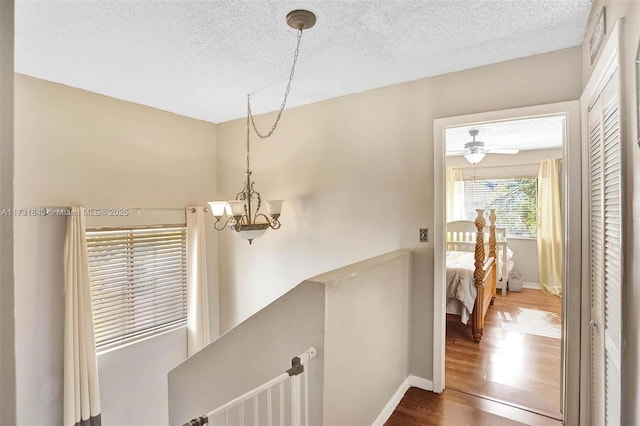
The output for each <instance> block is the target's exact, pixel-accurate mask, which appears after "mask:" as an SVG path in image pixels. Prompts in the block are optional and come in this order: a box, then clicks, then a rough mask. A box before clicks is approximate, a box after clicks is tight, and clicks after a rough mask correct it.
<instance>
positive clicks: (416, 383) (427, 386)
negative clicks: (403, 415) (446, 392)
mask: <svg viewBox="0 0 640 426" xmlns="http://www.w3.org/2000/svg"><path fill="white" fill-rule="evenodd" d="M407 380H409V387H414V388H419V389H422V390H426V391H432V390H433V382H432V381H431V380H427V379H423V378H422V377H418V376H409V377H407Z"/></svg>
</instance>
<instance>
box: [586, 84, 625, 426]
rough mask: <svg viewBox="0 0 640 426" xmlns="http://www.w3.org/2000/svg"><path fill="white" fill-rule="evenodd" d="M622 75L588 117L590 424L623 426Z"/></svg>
mask: <svg viewBox="0 0 640 426" xmlns="http://www.w3.org/2000/svg"><path fill="white" fill-rule="evenodd" d="M618 93H619V74H618V71H616V72H615V73H614V74H613V76H612V77H611V79H610V80H609V82H608V83H607V84H606V86H605V87H604V89H603V90H602V92H601V94H600V96H599V97H598V98H597V99H596V101H595V102H594V103H593V104H592V107H591V109H590V111H589V114H588V131H589V133H588V135H589V149H588V155H589V159H588V164H589V230H590V236H591V237H590V245H589V252H590V256H589V259H590V286H591V399H592V406H591V407H592V412H591V416H592V417H591V418H592V423H593V424H595V425H619V424H620V327H621V320H622V318H621V308H622V301H621V284H622V239H621V232H622V227H621V225H622V211H621V167H620V165H621V158H620V100H619V95H618Z"/></svg>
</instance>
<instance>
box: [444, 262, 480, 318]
mask: <svg viewBox="0 0 640 426" xmlns="http://www.w3.org/2000/svg"><path fill="white" fill-rule="evenodd" d="M474 261H475V260H474V254H473V253H472V252H467V251H448V252H447V313H448V314H455V315H460V319H461V320H462V322H463V323H464V324H466V323H467V322H469V317H470V316H471V312H473V305H474V302H475V300H476V287H475V285H474V283H473V271H474V270H475V266H474Z"/></svg>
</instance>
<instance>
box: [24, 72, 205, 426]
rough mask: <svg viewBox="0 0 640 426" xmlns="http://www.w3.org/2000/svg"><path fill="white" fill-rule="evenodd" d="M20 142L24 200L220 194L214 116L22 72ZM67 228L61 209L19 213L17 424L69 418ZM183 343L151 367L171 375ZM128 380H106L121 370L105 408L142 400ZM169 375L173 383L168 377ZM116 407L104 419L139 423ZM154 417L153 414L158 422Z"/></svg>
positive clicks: (151, 199) (34, 203)
mask: <svg viewBox="0 0 640 426" xmlns="http://www.w3.org/2000/svg"><path fill="white" fill-rule="evenodd" d="M15 141H16V143H15V177H14V179H15V206H16V207H17V208H27V207H43V206H69V205H84V206H86V207H95V208H100V207H121V208H133V207H172V208H173V207H176V208H182V207H184V206H187V205H204V203H205V202H206V201H207V200H208V199H210V198H213V197H215V195H216V169H215V160H214V159H215V155H216V126H215V125H213V124H210V123H205V122H202V121H198V120H193V119H188V118H185V117H180V116H178V115H175V114H170V113H167V112H163V111H159V110H156V109H153V108H148V107H144V106H141V105H136V104H132V103H128V102H123V101H119V100H116V99H112V98H108V97H105V96H101V95H96V94H93V93H89V92H86V91H82V90H77V89H73V88H70V87H67V86H63V85H60V84H53V83H50V82H46V81H42V80H38V79H34V78H30V77H26V76H23V75H16V76H15ZM132 214H134V213H133V212H132ZM64 230H65V220H64V218H62V217H20V218H16V220H15V226H14V232H15V280H16V285H15V318H16V328H15V333H16V341H15V344H16V357H17V363H16V378H17V385H16V386H17V394H18V395H17V407H18V419H17V420H18V423H19V424H27V425H28V424H34V423H37V424H41V425H44V424H52V425H54V424H60V423H61V421H62V341H63V288H64V286H63V277H62V271H63V268H62V247H63V245H62V244H63V241H64ZM214 241H215V240H214ZM212 248H213V250H210V256H212V257H213V258H215V257H216V256H217V253H216V251H215V244H214V245H213V247H212ZM212 276H213V277H215V274H212ZM214 281H215V280H214ZM214 281H212V285H215V284H217V283H216V282H214ZM211 293H213V292H210V294H211ZM215 325H216V326H217V324H215ZM143 343H144V342H143ZM185 345H186V342H185V339H184V338H183V337H180V336H178V337H177V338H176V339H175V341H174V342H173V343H172V344H171V345H169V347H170V349H168V350H167V353H166V354H164V356H163V357H157V356H153V357H150V358H149V359H148V361H149V363H148V364H147V365H146V367H147V368H148V370H147V371H148V372H149V374H156V375H161V377H166V373H167V371H168V368H169V367H167V364H169V365H170V366H173V365H176V364H177V363H178V362H180V361H181V360H182V359H184V350H183V349H181V348H183V347H184V346H185ZM147 353H150V352H147ZM170 354H173V355H170ZM168 356H171V357H172V358H171V359H170V360H167V359H166V358H167V357H168ZM113 358H114V357H113V356H111V357H109V358H103V359H102V360H101V359H100V357H99V368H100V373H102V374H103V376H104V375H105V374H109V373H104V372H105V371H106V370H109V369H111V370H109V371H111V372H112V373H115V372H117V371H118V366H115V367H114V364H113V363H111V362H110V361H109V360H113ZM107 361H109V362H107ZM156 361H157V364H156V363H155V362H156ZM153 366H155V368H156V370H155V373H153V372H152V371H151V370H153V368H154V367H153ZM105 369H106V370H105ZM120 377H121V376H120ZM129 378H130V379H131V382H127V381H126V380H124V381H123V382H122V381H121V382H118V386H117V388H115V389H112V388H110V387H109V385H108V383H114V382H116V380H115V379H116V378H115V377H109V378H108V379H105V380H104V382H103V384H102V385H101V393H102V394H103V399H104V400H105V405H104V406H103V408H105V409H109V407H116V404H115V403H112V402H111V401H116V400H117V399H116V398H118V397H125V398H123V399H122V400H123V401H124V402H125V403H133V402H132V401H135V402H138V401H137V400H136V399H135V398H133V397H132V398H130V399H127V398H126V393H127V392H134V391H135V389H136V383H135V378H134V377H133V375H130V377H129ZM125 379H126V377H125ZM163 383H165V386H166V380H165V381H163ZM153 395H155V394H153ZM153 395H149V396H150V398H148V399H147V400H146V404H147V406H146V410H147V412H151V411H152V410H157V411H158V412H159V413H164V419H161V420H165V421H166V388H165V391H164V397H158V396H156V397H155V399H154V398H152V396H153ZM159 405H161V408H158V406H159ZM117 409H118V410H120V414H122V416H120V414H118V415H117V416H116V415H113V412H110V413H104V418H105V420H108V419H109V417H111V419H112V420H113V423H114V424H116V423H125V422H128V423H130V424H133V423H136V422H140V420H139V419H132V418H131V417H130V416H131V415H132V413H135V412H136V411H135V410H131V409H129V410H128V408H127V406H126V404H124V403H121V404H119V405H117ZM137 409H138V410H140V407H137ZM127 410H128V416H129V417H127ZM143 411H144V410H143ZM139 412H140V411H137V413H139ZM154 413H155V412H154ZM155 415H157V413H155V414H154V416H155ZM154 416H150V417H149V419H148V420H149V421H150V422H153V423H157V422H158V420H157V419H158V417H154Z"/></svg>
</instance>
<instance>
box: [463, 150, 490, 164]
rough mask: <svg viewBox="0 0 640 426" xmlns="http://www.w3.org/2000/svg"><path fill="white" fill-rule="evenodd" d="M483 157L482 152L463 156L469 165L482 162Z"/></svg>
mask: <svg viewBox="0 0 640 426" xmlns="http://www.w3.org/2000/svg"><path fill="white" fill-rule="evenodd" d="M484 156H485V154H484V152H469V153H467V154H465V155H464V158H465V159H466V160H467V161H468V162H469V163H471V164H478V163H479V162H481V161H482V159H483V158H484Z"/></svg>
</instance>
